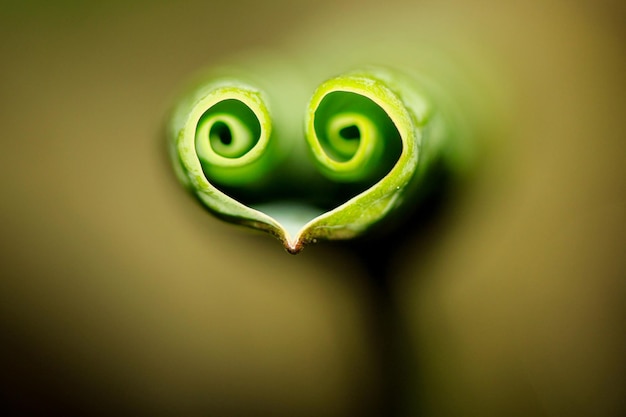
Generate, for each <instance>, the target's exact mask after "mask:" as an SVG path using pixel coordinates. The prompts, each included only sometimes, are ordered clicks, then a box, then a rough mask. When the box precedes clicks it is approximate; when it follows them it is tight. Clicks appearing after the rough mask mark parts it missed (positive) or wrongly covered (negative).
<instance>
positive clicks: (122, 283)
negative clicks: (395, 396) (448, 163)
mask: <svg viewBox="0 0 626 417" xmlns="http://www.w3.org/2000/svg"><path fill="white" fill-rule="evenodd" d="M380 3H382V2H380ZM396 8H397V9H398V12H397V14H398V15H400V16H403V17H404V21H406V18H407V16H408V17H409V18H410V19H409V20H412V19H413V18H414V22H415V23H414V24H415V27H416V28H417V27H421V26H424V25H428V26H429V27H430V28H431V29H429V30H430V31H431V32H430V33H432V34H435V35H436V34H437V33H441V35H442V36H444V35H445V36H448V37H450V38H451V39H455V37H458V39H459V41H461V40H462V41H464V42H465V41H467V40H471V41H472V42H474V43H475V44H478V45H481V46H482V48H484V51H486V52H487V53H488V55H489V56H490V57H491V58H493V62H494V63H496V67H497V68H496V69H497V73H498V74H499V77H500V78H501V80H499V81H498V82H499V83H500V85H501V91H500V92H501V93H502V97H505V98H506V104H507V106H506V109H505V111H504V114H505V116H504V118H505V119H506V120H505V121H506V122H507V123H508V128H507V129H506V130H505V131H504V132H503V133H501V134H500V135H499V137H498V138H497V141H496V145H495V146H494V147H493V148H491V149H490V150H489V151H488V152H487V153H486V154H485V155H484V156H483V159H482V160H481V165H480V167H479V168H478V170H477V172H476V175H475V178H473V179H472V181H470V183H469V185H468V187H467V189H465V190H464V191H463V193H462V194H461V195H460V196H458V197H457V198H456V199H454V207H452V208H449V209H448V210H447V214H446V217H445V218H444V219H443V220H441V221H439V222H437V223H436V227H431V228H430V229H428V228H427V229H426V230H424V231H423V232H424V233H423V234H420V235H415V236H410V237H409V238H408V239H407V241H406V243H404V244H403V245H402V246H400V247H398V249H397V251H396V255H395V257H394V258H393V260H392V277H393V280H392V281H391V282H392V286H393V287H392V288H393V290H394V295H395V297H396V299H397V302H398V306H399V309H400V311H401V314H402V317H403V318H404V320H405V322H404V325H406V331H407V333H408V335H409V338H408V339H409V340H406V341H404V343H406V346H405V347H406V349H407V350H408V351H409V352H411V357H410V358H408V359H407V375H409V378H408V380H407V384H408V386H409V389H408V393H407V394H408V395H407V398H406V405H405V407H406V410H405V411H406V415H417V414H418V413H419V414H420V415H427V416H474V415H475V416H502V415H507V416H590V415H593V416H618V415H621V414H622V413H623V412H624V411H625V404H624V395H623V394H624V388H625V387H626V384H625V381H624V378H625V375H626V366H625V365H626V363H625V361H626V358H625V355H624V352H626V336H625V331H624V330H625V329H624V318H625V314H624V313H625V308H624V304H625V297H624V296H625V295H626V294H625V290H626V284H625V283H624V278H625V277H626V268H625V266H626V265H625V261H624V255H625V254H624V248H625V241H624V237H625V232H626V230H625V229H626V207H625V204H624V196H625V190H626V183H625V179H626V176H625V172H624V171H625V169H624V150H625V146H624V139H625V135H624V133H625V132H624V130H625V129H624V112H625V110H626V103H625V97H626V91H625V88H624V87H625V86H624V83H625V81H624V74H626V71H625V70H626V68H625V65H624V63H625V62H624V61H625V60H624V56H625V51H624V30H623V27H622V26H623V22H624V10H623V6H622V4H621V3H620V2H617V1H616V2H608V1H604V2H592V1H574V2H572V1H567V2H566V1H555V0H553V1H539V0H536V1H535V0H533V1H527V2H500V1H490V0H485V1H478V0H477V1H467V2H462V1H455V0H444V1H436V2H435V1H424V2H408V1H405V2H402V1H391V0H390V1H386V2H384V4H377V3H376V2H372V1H365V2H357V1H349V0H346V1H342V2H340V3H338V4H335V2H333V1H330V0H328V1H327V0H322V1H317V2H291V1H286V0H284V1H280V0H277V1H270V2H257V1H230V2H227V1H224V2H216V1H204V2H203V1H191V2H182V1H181V2H174V1H154V2H148V1H134V2H122V1H115V2H109V3H107V4H101V3H98V2H77V1H71V2H70V1H68V2H60V3H59V2H56V3H55V4H54V5H53V4H52V2H39V1H26V2H19V3H18V2H15V3H9V2H3V3H2V5H1V6H0V57H1V58H0V125H1V126H2V129H1V132H2V136H1V139H0V141H1V148H0V149H1V150H0V193H1V194H0V203H1V206H0V249H1V251H0V276H1V279H0V355H1V356H0V383H1V385H2V389H1V391H2V392H1V394H0V398H1V399H2V404H3V407H6V408H7V409H8V410H10V411H12V412H13V413H14V414H15V415H57V414H58V415H66V416H68V415H119V414H131V415H151V416H160V415H163V416H182V415H184V416H217V415H220V416H231V415H273V416H355V415H364V414H367V413H368V412H369V411H372V410H376V409H377V407H379V400H380V394H379V391H380V388H381V387H380V383H379V378H378V375H379V374H378V372H379V371H378V367H379V365H378V364H377V355H376V353H375V352H374V351H373V350H372V348H371V346H372V344H373V343H372V340H373V338H376V337H377V335H376V334H373V333H372V331H371V326H370V325H369V320H370V319H371V314H372V311H370V305H371V303H370V301H371V294H370V293H369V292H368V291H369V288H368V283H367V281H366V280H365V279H364V276H366V275H367V274H366V271H364V269H363V268H364V266H363V265H361V264H360V263H359V262H358V259H356V258H355V257H351V256H348V255H347V254H346V253H344V252H341V251H340V250H338V249H337V247H336V246H335V245H323V244H320V245H318V246H314V247H310V248H307V249H306V250H305V251H304V252H303V253H302V254H300V255H298V256H295V257H294V256H290V255H288V254H286V253H285V252H284V250H283V249H282V248H281V246H280V244H279V243H278V242H277V241H275V240H274V239H272V238H270V237H267V236H263V235H258V234H256V233H253V232H248V231H246V230H243V229H239V228H237V227H233V226H230V225H228V224H225V223H222V222H220V221H219V220H216V219H215V218H213V217H212V216H210V215H208V214H207V213H206V212H205V211H204V210H203V209H202V208H201V207H200V206H199V205H198V204H196V203H195V202H194V201H193V199H192V198H190V197H189V196H188V195H187V194H186V193H185V192H184V191H183V190H182V188H181V187H180V186H179V185H178V184H177V183H176V181H175V180H174V178H173V174H172V172H171V169H170V167H169V165H168V164H167V161H166V158H165V153H164V149H163V146H164V142H163V138H162V127H163V123H164V120H165V117H166V115H167V112H168V110H169V108H170V106H171V104H172V100H173V99H174V97H175V96H176V94H177V93H178V92H179V89H180V87H181V86H182V85H183V83H184V82H185V81H186V80H188V78H189V76H190V75H192V74H193V73H195V72H196V71H198V70H199V69H201V68H203V67H206V66H210V65H211V64H212V63H213V62H217V61H219V60H222V59H224V58H226V57H227V56H228V55H229V54H230V53H232V52H238V53H239V52H245V51H255V50H260V49H272V48H277V47H278V46H279V45H285V44H286V43H290V44H293V43H294V42H295V43H296V44H297V39H300V38H309V40H313V41H315V39H317V38H319V39H320V42H329V47H330V44H331V43H332V41H328V39H331V40H332V33H333V30H335V29H336V28H338V27H340V26H342V25H345V24H348V23H346V22H352V20H350V17H351V16H352V15H354V14H358V15H359V16H362V17H361V18H360V24H362V25H365V26H369V27H371V30H372V33H373V34H375V33H377V32H376V31H377V30H380V28H381V27H385V26H386V27H389V26H390V25H391V26H393V21H394V19H395V18H396V15H395V14H394V13H395V12H394V9H396ZM350 24H352V23H350ZM405 29H406V30H405V35H406V36H407V37H409V38H410V37H411V34H412V33H413V27H412V25H407V26H406V28H405ZM316 32H317V33H316ZM381 36H384V34H381ZM294 40H295V41H294ZM415 41H416V42H419V39H416V40H415ZM320 59H323V57H320Z"/></svg>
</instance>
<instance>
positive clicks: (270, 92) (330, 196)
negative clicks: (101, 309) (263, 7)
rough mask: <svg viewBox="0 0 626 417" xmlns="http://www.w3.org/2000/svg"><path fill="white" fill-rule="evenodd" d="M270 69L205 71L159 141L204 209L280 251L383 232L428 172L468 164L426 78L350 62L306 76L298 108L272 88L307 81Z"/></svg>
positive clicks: (462, 142) (457, 126)
mask: <svg viewBox="0 0 626 417" xmlns="http://www.w3.org/2000/svg"><path fill="white" fill-rule="evenodd" d="M272 68H273V69H272V71H268V70H266V71H258V72H255V71H254V70H248V71H247V72H244V71H242V70H241V69H240V68H236V67H235V68H224V69H220V70H216V71H213V72H212V73H211V74H210V75H209V76H208V78H206V79H208V81H204V80H203V81H201V82H199V83H197V84H196V85H195V87H193V88H192V89H191V90H190V92H189V93H187V94H186V95H184V96H183V97H182V99H181V100H180V101H179V103H178V105H177V106H176V108H175V110H174V112H173V116H172V118H171V120H170V124H169V127H168V139H169V146H170V151H171V156H172V158H173V161H174V165H175V168H176V172H177V174H178V177H179V179H180V180H181V182H182V183H183V184H185V185H186V186H187V187H188V188H189V189H190V190H191V191H192V192H193V194H194V195H195V196H196V197H197V198H198V199H199V200H200V201H201V202H202V203H203V204H204V205H205V206H206V207H207V208H208V209H209V210H210V211H211V212H212V213H214V214H215V215H217V216H219V217H221V218H222V219H225V220H227V221H229V222H232V223H237V224H241V225H245V226H248V227H251V228H254V229H258V230H263V231H265V232H268V233H270V234H272V235H274V236H276V237H277V238H278V239H280V241H281V242H282V243H283V245H284V247H285V248H286V249H287V250H288V251H289V252H290V253H298V252H299V251H300V250H302V248H303V247H304V246H305V245H307V244H309V243H313V242H317V241H318V240H344V239H352V238H355V237H357V236H360V235H363V234H365V233H367V232H369V231H370V230H372V229H373V228H375V226H380V225H381V224H383V225H384V224H385V223H386V222H387V220H388V219H389V218H390V217H393V216H394V215H395V213H399V212H402V209H403V207H404V208H406V207H411V206H413V205H415V204H416V203H415V202H416V201H417V200H418V199H419V198H420V195H421V194H423V193H422V192H421V190H423V189H427V187H425V186H424V182H425V180H426V179H427V178H428V173H429V171H432V170H433V169H434V168H433V167H436V169H442V168H443V169H445V170H452V171H454V170H459V169H462V167H463V166H464V165H465V162H466V160H467V159H468V158H469V156H468V155H469V153H468V152H467V150H468V149H470V147H469V146H468V144H469V143H470V142H471V135H470V134H469V132H467V131H464V130H463V121H462V118H460V117H459V112H458V111H457V110H456V107H455V106H456V105H455V102H454V100H453V99H452V98H451V97H450V95H449V94H447V93H445V91H444V89H442V86H441V85H440V84H438V83H437V80H436V79H433V78H432V77H429V76H427V75H426V74H421V73H409V72H406V71H404V72H403V71H399V70H397V69H392V68H389V67H386V66H377V67H374V66H366V67H362V68H360V69H356V70H351V71H349V72H345V73H342V74H339V75H336V76H334V77H333V76H331V77H330V78H327V79H326V80H325V81H324V80H317V82H319V81H322V82H321V84H319V85H318V86H317V87H316V88H312V89H310V90H309V92H308V94H309V95H311V94H312V96H311V97H310V99H309V100H308V104H307V103H306V101H304V100H303V99H302V94H300V95H298V94H285V93H284V92H285V91H287V92H290V91H292V90H293V91H302V90H303V89H304V87H305V86H306V87H309V86H312V85H313V83H311V82H309V83H307V82H302V81H301V79H299V78H297V77H289V76H288V75H285V76H280V75H281V74H287V72H289V71H292V69H289V68H287V69H284V68H280V69H279V70H276V67H272ZM267 74H272V75H271V76H268V75H267ZM294 121H299V123H294ZM294 126H299V127H294Z"/></svg>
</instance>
